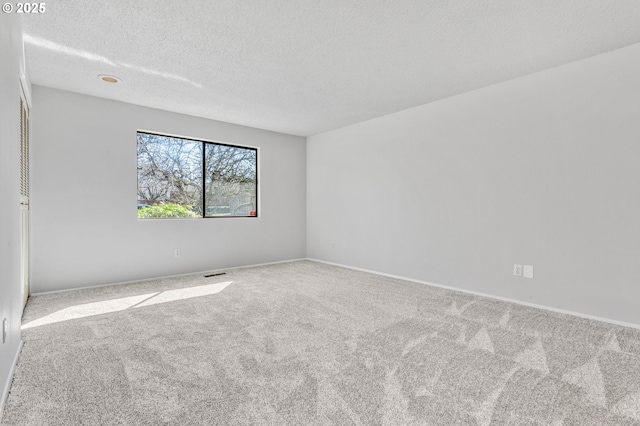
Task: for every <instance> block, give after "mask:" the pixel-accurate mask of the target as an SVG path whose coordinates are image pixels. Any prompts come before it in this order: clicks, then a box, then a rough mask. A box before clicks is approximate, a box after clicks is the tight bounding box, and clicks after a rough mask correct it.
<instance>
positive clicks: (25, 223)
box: [20, 93, 29, 308]
mask: <svg viewBox="0 0 640 426" xmlns="http://www.w3.org/2000/svg"><path fill="white" fill-rule="evenodd" d="M20 217H21V221H20V222H21V226H20V228H21V237H20V282H21V283H22V306H23V308H24V306H25V305H26V304H27V298H28V297H29V106H28V105H27V102H26V101H25V98H24V93H22V96H21V97H20Z"/></svg>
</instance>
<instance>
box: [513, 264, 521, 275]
mask: <svg viewBox="0 0 640 426" xmlns="http://www.w3.org/2000/svg"><path fill="white" fill-rule="evenodd" d="M513 275H515V276H516V277H521V276H522V265H513Z"/></svg>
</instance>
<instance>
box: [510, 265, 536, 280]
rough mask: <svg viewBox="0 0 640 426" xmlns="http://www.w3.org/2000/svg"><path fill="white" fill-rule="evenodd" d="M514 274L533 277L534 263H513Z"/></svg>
mask: <svg viewBox="0 0 640 426" xmlns="http://www.w3.org/2000/svg"><path fill="white" fill-rule="evenodd" d="M513 275H515V276H516V277H524V278H531V279H533V265H524V266H523V265H513Z"/></svg>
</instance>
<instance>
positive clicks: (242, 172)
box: [138, 132, 258, 219]
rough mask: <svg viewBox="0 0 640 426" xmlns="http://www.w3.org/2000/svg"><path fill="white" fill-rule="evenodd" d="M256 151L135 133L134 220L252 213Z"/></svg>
mask: <svg viewBox="0 0 640 426" xmlns="http://www.w3.org/2000/svg"><path fill="white" fill-rule="evenodd" d="M257 195H258V150H257V149H255V148H246V147H240V146H234V145H228V144H222V143H214V142H206V141H198V140H193V139H187V138H178V137H174V136H165V135H159V134H153V133H147V132H138V218H141V219H156V218H165V219H172V218H201V217H255V216H257V215H258V209H257V207H258V205H257Z"/></svg>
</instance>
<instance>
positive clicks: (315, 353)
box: [3, 261, 640, 426]
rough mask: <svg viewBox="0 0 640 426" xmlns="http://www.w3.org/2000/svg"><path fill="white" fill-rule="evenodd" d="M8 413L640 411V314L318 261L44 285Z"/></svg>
mask: <svg viewBox="0 0 640 426" xmlns="http://www.w3.org/2000/svg"><path fill="white" fill-rule="evenodd" d="M24 327H25V329H24V330H23V339H24V341H25V345H24V349H23V351H22V354H21V357H20V360H19V363H18V366H17V370H16V373H15V378H14V381H13V386H12V388H11V393H10V395H9V398H8V401H7V404H6V407H5V412H4V416H3V424H6V425H65V426H71V425H433V426H438V425H446V426H453V425H518V426H523V425H553V426H561V425H562V426H569V425H580V426H589V425H598V426H602V425H612V426H614V425H615V426H626V425H640V330H637V329H630V328H624V327H619V326H615V325H611V324H606V323H601V322H596V321H590V320H586V319H581V318H577V317H573V316H568V315H562V314H557V313H552V312H548V311H543V310H537V309H534V308H529V307H523V306H519V305H515V304H510V303H505V302H501V301H496V300H493V299H487V298H482V297H477V296H472V295H468V294H465V293H459V292H453V291H449V290H444V289H440V288H433V287H429V286H425V285H421V284H415V283H411V282H406V281H401V280H396V279H390V278H386V277H381V276H376V275H371V274H367V273H363V272H357V271H353V270H348V269H342V268H337V267H333V266H328V265H325V264H320V263H315V262H309V261H302V262H292V263H286V264H279V265H271V266H265V267H257V268H247V269H239V270H232V271H229V272H228V273H227V274H226V275H221V276H215V277H209V278H204V277H202V276H191V277H184V278H180V279H167V280H159V281H154V282H146V283H140V284H132V285H126V286H114V287H105V288H98V289H92V290H81V291H75V292H68V293H60V294H52V295H45V296H39V297H34V298H32V299H31V300H30V301H29V304H28V305H27V309H26V311H25V315H24Z"/></svg>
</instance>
